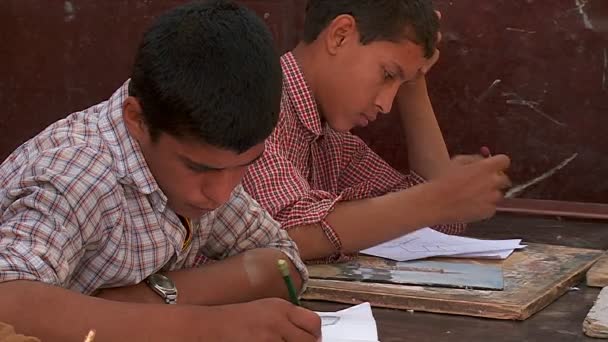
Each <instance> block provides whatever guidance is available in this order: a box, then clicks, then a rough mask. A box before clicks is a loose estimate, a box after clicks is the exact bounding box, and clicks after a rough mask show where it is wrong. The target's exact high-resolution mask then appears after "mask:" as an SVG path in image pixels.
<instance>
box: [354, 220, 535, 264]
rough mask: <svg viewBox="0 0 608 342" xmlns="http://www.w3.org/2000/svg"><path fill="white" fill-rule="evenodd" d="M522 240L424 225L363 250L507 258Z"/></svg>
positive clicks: (396, 255)
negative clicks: (475, 236) (447, 231)
mask: <svg viewBox="0 0 608 342" xmlns="http://www.w3.org/2000/svg"><path fill="white" fill-rule="evenodd" d="M520 243H521V239H512V240H480V239H472V238H466V237H461V236H453V235H447V234H443V233H440V232H438V231H435V230H433V229H431V228H423V229H419V230H417V231H415V232H413V233H410V234H407V235H404V236H402V237H400V238H397V239H395V240H391V241H388V242H385V243H383V244H380V245H378V246H375V247H372V248H368V249H365V250H363V251H361V253H363V254H368V255H373V256H378V257H382V258H386V259H392V260H397V261H408V260H416V259H424V258H429V257H435V256H449V257H456V258H488V259H506V258H507V257H508V256H509V255H511V253H513V251H514V250H515V249H519V248H523V247H526V246H525V245H521V244H520Z"/></svg>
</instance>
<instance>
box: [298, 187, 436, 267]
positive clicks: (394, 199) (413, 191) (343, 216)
mask: <svg viewBox="0 0 608 342" xmlns="http://www.w3.org/2000/svg"><path fill="white" fill-rule="evenodd" d="M436 193H437V192H436V191H435V189H434V188H433V185H430V184H421V185H418V186H415V187H412V188H409V189H406V190H402V191H399V192H394V193H388V194H386V195H384V196H380V197H375V198H368V199H362V200H355V201H347V202H339V203H338V204H337V205H336V206H335V208H334V210H333V211H331V212H330V213H329V214H328V215H327V217H326V221H327V223H328V224H329V225H330V226H331V227H332V228H333V229H334V231H335V232H336V234H337V235H338V236H339V237H340V241H341V242H342V252H343V253H355V252H358V251H360V250H362V249H365V248H369V247H372V246H375V245H377V244H379V243H382V242H385V241H388V240H391V239H394V238H397V237H399V236H401V235H403V234H406V233H408V232H411V231H413V230H416V229H418V228H421V227H426V226H431V225H435V224H439V223H443V222H442V221H443V219H442V217H441V215H440V214H438V213H441V209H440V207H439V203H440V201H439V199H438V196H437V195H435V194H436ZM289 235H290V236H291V238H292V239H293V240H294V241H295V242H296V243H297V244H298V246H299V248H300V255H301V256H302V259H304V260H313V259H319V258H324V257H328V256H331V255H333V254H335V252H336V250H335V249H334V247H333V246H332V244H331V243H330V242H329V240H328V239H327V237H326V236H325V234H324V233H323V231H322V229H321V227H320V225H319V224H313V225H307V226H300V227H294V228H292V229H290V230H289Z"/></svg>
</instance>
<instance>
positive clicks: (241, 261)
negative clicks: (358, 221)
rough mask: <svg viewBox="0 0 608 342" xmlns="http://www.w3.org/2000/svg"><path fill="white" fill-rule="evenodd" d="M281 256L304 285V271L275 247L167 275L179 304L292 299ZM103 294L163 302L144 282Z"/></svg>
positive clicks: (119, 297)
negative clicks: (299, 270) (281, 263)
mask: <svg viewBox="0 0 608 342" xmlns="http://www.w3.org/2000/svg"><path fill="white" fill-rule="evenodd" d="M278 259H285V260H286V261H288V264H289V265H290V269H291V276H292V279H293V282H294V285H295V286H296V287H297V289H301V286H302V278H301V276H300V273H299V272H298V271H297V270H296V268H295V267H294V265H293V263H292V262H291V261H290V260H289V258H288V257H287V256H286V255H285V254H283V253H282V252H281V251H279V250H278V249H273V248H261V249H252V250H248V251H246V252H243V253H241V254H239V255H236V256H233V257H230V258H227V259H225V260H222V261H218V262H216V263H212V264H208V265H204V266H201V267H197V268H190V269H184V270H178V271H172V272H167V273H166V275H167V276H168V277H169V278H171V280H172V281H173V282H174V283H175V286H176V287H177V290H178V299H177V301H178V304H193V305H220V304H232V303H242V302H248V301H252V300H256V299H261V298H270V297H279V298H284V299H288V298H289V295H288V292H287V287H286V286H285V283H284V282H283V279H282V278H281V275H280V273H279V271H278V269H277V260H278ZM99 296H100V297H102V298H106V299H111V300H117V301H127V302H143V303H161V302H162V300H161V298H160V296H158V295H157V294H156V293H154V292H153V291H152V290H151V289H149V288H148V286H147V285H146V284H144V283H140V284H138V285H135V286H130V287H124V288H114V289H106V290H103V291H102V292H101V293H100V294H99Z"/></svg>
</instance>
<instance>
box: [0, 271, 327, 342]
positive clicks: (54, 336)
mask: <svg viewBox="0 0 608 342" xmlns="http://www.w3.org/2000/svg"><path fill="white" fill-rule="evenodd" d="M58 308H60V309H58ZM0 321H3V322H7V323H9V324H11V325H13V326H14V327H15V329H17V331H19V332H21V333H24V334H28V335H33V336H37V337H39V338H41V339H42V340H43V341H82V340H83V339H84V337H85V336H86V334H87V333H88V331H89V330H90V329H95V331H96V336H95V342H105V341H107V342H114V341H150V342H155V341H158V342H164V341H184V342H188V341H293V342H295V341H310V342H313V341H317V340H318V338H319V336H320V334H321V322H320V318H319V316H318V315H317V314H315V313H313V312H311V311H308V310H306V309H304V308H301V307H297V306H293V305H290V304H289V303H287V302H285V301H283V300H279V299H267V300H260V301H255V302H250V303H246V304H238V305H223V306H187V305H166V304H133V303H118V302H114V301H109V300H104V299H100V298H95V297H88V296H85V295H82V294H79V293H76V292H74V291H68V290H65V289H62V288H58V287H54V286H50V285H46V284H43V283H40V282H35V281H25V280H18V281H11V282H5V283H1V284H0Z"/></svg>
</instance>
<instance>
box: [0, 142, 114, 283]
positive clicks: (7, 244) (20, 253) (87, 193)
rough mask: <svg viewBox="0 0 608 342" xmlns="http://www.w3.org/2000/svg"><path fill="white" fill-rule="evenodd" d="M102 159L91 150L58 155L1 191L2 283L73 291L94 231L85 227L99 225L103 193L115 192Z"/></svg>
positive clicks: (27, 170)
mask: <svg viewBox="0 0 608 342" xmlns="http://www.w3.org/2000/svg"><path fill="white" fill-rule="evenodd" d="M99 158H100V157H99V153H98V152H95V151H92V150H87V149H80V150H69V151H66V150H63V151H55V152H53V154H47V155H43V156H41V157H39V158H37V159H36V160H35V161H33V163H31V164H30V166H28V167H26V168H25V169H24V170H22V172H21V174H20V175H17V176H16V177H15V179H14V181H12V182H11V183H10V184H9V185H8V186H5V187H4V188H3V189H1V190H0V282H5V281H11V280H20V279H22V280H35V281H41V282H44V283H47V284H51V285H55V286H62V287H65V286H67V283H68V282H69V278H70V275H71V273H72V272H73V271H74V269H75V268H76V267H77V264H78V263H79V261H80V258H81V257H82V255H83V254H84V247H83V246H84V245H85V241H86V240H87V239H88V238H89V236H90V235H91V234H92V230H93V228H90V229H89V230H81V229H80V227H81V224H82V223H83V222H86V221H87V220H95V218H96V217H97V216H96V215H95V214H94V212H95V210H96V209H95V208H96V203H98V201H97V199H99V198H97V197H96V196H97V194H99V191H98V190H101V189H102V188H103V187H104V186H108V187H111V185H110V184H109V183H106V182H105V181H104V179H105V178H104V177H105V173H104V172H105V171H106V168H105V167H104V166H100V163H99V162H96V160H97V161H98V160H99ZM78 166H82V167H87V168H89V170H97V171H99V173H96V174H95V175H92V174H89V175H87V176H83V175H82V174H78V173H77V172H74V171H75V169H76V168H77V167H78ZM82 170H84V168H83V169H82ZM94 181H96V183H97V184H96V185H93V184H92V182H94ZM110 183H111V182H110ZM89 226H92V225H89Z"/></svg>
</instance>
